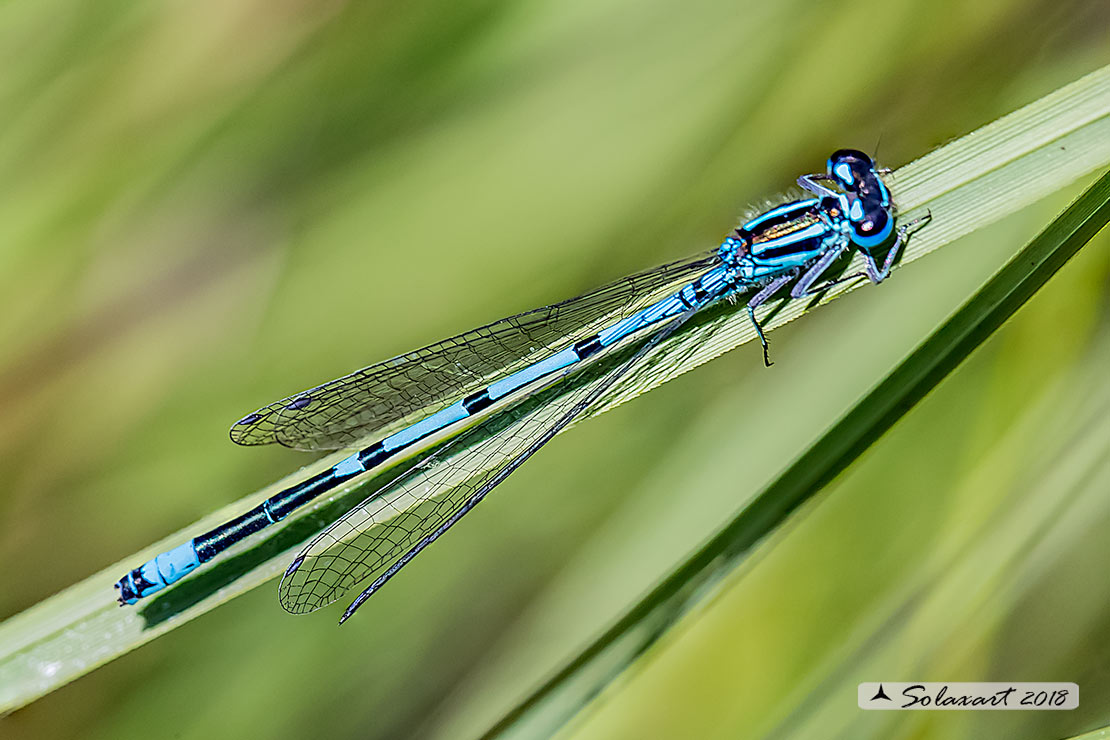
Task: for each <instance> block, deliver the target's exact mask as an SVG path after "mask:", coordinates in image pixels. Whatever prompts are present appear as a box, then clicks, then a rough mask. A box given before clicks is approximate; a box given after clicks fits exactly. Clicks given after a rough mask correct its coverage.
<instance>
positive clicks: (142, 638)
mask: <svg viewBox="0 0 1110 740" xmlns="http://www.w3.org/2000/svg"><path fill="white" fill-rule="evenodd" d="M1107 164H1110V67H1107V68H1104V69H1102V70H1099V71H1097V72H1094V73H1092V74H1090V75H1087V76H1086V77H1084V78H1082V79H1080V80H1078V81H1076V82H1074V83H1072V84H1070V85H1068V86H1066V87H1064V88H1061V89H1060V90H1058V91H1056V92H1054V93H1052V94H1050V95H1048V96H1046V97H1045V98H1043V99H1041V100H1040V101H1037V102H1035V103H1033V104H1031V105H1029V106H1026V107H1025V108H1022V109H1021V110H1019V111H1016V112H1015V113H1013V114H1010V115H1008V116H1006V117H1004V118H1002V119H1000V120H999V121H997V122H995V123H993V124H990V125H988V126H986V127H984V128H983V129H981V130H979V131H977V132H975V133H973V134H971V135H969V136H966V137H964V138H962V139H960V140H957V141H954V142H952V143H950V144H948V145H946V146H944V147H943V148H941V149H939V150H937V151H935V152H933V153H932V154H930V155H928V156H926V157H924V158H922V159H920V160H918V161H916V162H913V163H911V164H909V165H907V166H905V167H903V168H901V169H900V170H898V171H897V172H895V173H894V174H893V185H894V192H895V197H896V199H897V201H898V203H899V205H900V207H901V209H902V214H903V215H904V216H905V217H907V218H912V217H914V216H915V215H918V214H920V213H923V212H924V211H925V210H926V209H929V210H931V212H932V213H933V215H934V221H933V223H932V224H931V225H930V227H929V228H928V229H926V230H924V231H923V232H921V233H920V234H919V235H917V237H916V238H915V239H914V240H913V243H912V244H911V245H910V248H909V249H908V250H907V252H906V254H905V256H904V258H903V260H902V264H903V265H905V264H908V263H909V262H912V261H913V260H915V259H917V258H919V257H921V256H923V255H925V254H927V253H929V252H931V251H933V250H934V249H937V248H939V247H940V246H943V245H944V244H947V243H949V242H951V241H952V240H954V239H956V238H958V237H959V236H962V235H963V234H966V233H968V232H970V231H972V230H974V229H977V228H980V227H982V226H985V225H987V224H990V223H992V222H994V221H996V220H998V219H1000V218H1002V217H1004V216H1006V215H1007V214H1010V213H1013V212H1015V211H1018V210H1020V209H1022V208H1024V207H1026V206H1028V205H1029V204H1031V203H1033V202H1035V201H1037V200H1039V199H1040V198H1042V197H1043V196H1044V195H1046V194H1049V193H1053V192H1057V191H1059V190H1060V189H1062V188H1065V187H1067V186H1069V185H1070V184H1072V183H1074V182H1075V181H1076V180H1077V179H1078V178H1080V177H1082V176H1084V175H1086V174H1088V173H1091V172H1093V171H1096V170H1100V169H1101V168H1104V167H1105V166H1107ZM691 251H693V250H691ZM852 289H854V286H842V287H840V288H838V289H837V290H834V291H830V294H829V295H828V296H826V297H825V298H824V299H823V300H824V301H828V300H831V299H832V298H835V297H837V296H838V295H841V294H843V293H845V292H847V291H849V290H852ZM808 308H809V306H806V305H802V304H801V302H794V303H788V304H784V305H782V306H780V307H776V308H775V313H774V316H773V318H772V319H770V321H769V322H768V327H769V328H773V327H775V326H778V325H781V324H783V323H785V322H786V321H789V320H791V319H793V318H796V317H797V316H799V315H801V313H803V312H804V311H805V310H808ZM699 318H701V317H699ZM753 338H754V333H753V331H752V329H751V327H750V325H749V324H748V321H747V317H746V316H745V315H744V314H743V312H735V311H729V310H727V309H722V310H720V311H718V312H716V313H714V314H712V315H708V316H706V317H704V319H703V320H702V321H700V322H699V323H697V324H695V325H692V326H691V327H689V330H687V331H684V332H682V333H681V334H679V335H676V336H675V337H674V338H672V339H671V340H670V341H668V342H667V343H666V344H665V345H663V346H662V347H661V348H660V353H659V354H660V356H661V357H662V358H666V357H670V358H680V360H681V361H675V362H670V363H656V364H655V365H653V366H652V368H651V369H652V372H650V373H637V374H636V375H635V376H632V377H630V378H629V379H628V380H627V382H623V383H622V384H621V385H620V386H619V387H618V388H617V389H616V392H615V393H614V394H613V395H612V396H611V397H610V399H609V401H608V403H607V404H606V405H605V406H604V407H602V408H600V409H599V410H598V411H597V412H596V413H601V412H602V411H604V410H605V409H607V408H611V407H613V406H615V405H618V404H620V403H623V402H624V401H626V400H628V399H630V398H633V397H635V396H637V395H639V394H641V393H643V392H645V391H646V390H650V389H651V388H654V387H656V386H658V385H660V384H662V383H663V382H665V381H667V380H669V379H671V378H674V377H677V376H678V375H680V374H682V373H685V372H687V371H689V370H690V369H693V368H694V367H697V366H698V365H700V364H701V363H703V362H706V361H708V360H710V359H712V358H714V357H716V356H718V355H720V354H722V353H723V352H726V351H728V350H730V349H733V348H735V347H737V346H739V345H740V344H743V343H745V342H748V341H751V340H752V339H753ZM656 370H659V371H658V372H656ZM340 457H341V455H334V456H329V457H327V458H325V459H322V460H320V461H317V462H316V463H314V464H312V465H310V466H307V467H306V468H305V469H303V470H301V471H298V473H296V474H294V475H291V476H287V477H286V478H285V479H283V480H281V481H278V482H276V483H275V484H274V485H272V486H270V487H268V488H266V489H265V490H262V491H258V492H255V493H253V494H251V495H250V496H247V497H244V498H242V499H240V500H239V501H237V502H235V503H234V504H231V505H229V506H227V507H224V508H222V509H220V510H218V511H215V512H212V513H211V514H210V515H209V516H206V517H204V518H203V519H202V520H200V521H198V522H196V523H194V524H192V525H191V526H189V527H187V528H185V529H183V530H181V531H179V532H177V533H175V534H173V535H172V536H170V537H167V538H165V539H164V540H161V541H159V542H156V543H153V544H152V545H151V546H150V547H148V548H146V549H144V550H142V551H140V552H138V553H135V554H134V555H132V556H129V557H127V558H125V559H123V560H121V561H120V562H118V563H115V564H113V565H111V566H109V567H108V568H105V569H104V570H102V571H101V572H99V573H97V574H95V575H92V576H90V577H89V578H87V579H85V580H84V581H82V582H81V583H78V584H75V585H74V586H72V587H70V588H68V589H66V590H65V591H63V592H61V593H59V594H57V595H55V596H53V597H51V598H49V599H46V600H45V601H43V602H41V603H40V604H38V605H36V606H34V607H32V608H30V609H28V610H26V611H25V612H23V613H22V614H19V615H16V616H15V617H12V618H11V619H9V620H7V621H6V622H5V623H3V624H2V625H0V712H6V711H10V710H12V709H15V708H17V707H20V706H23V705H25V704H27V703H28V702H30V701H33V700H34V699H35V698H37V697H39V696H42V695H43V694H45V693H48V692H49V691H52V690H53V689H55V688H58V687H59V686H62V685H64V684H65V683H67V682H69V681H71V680H73V679H75V678H77V677H79V676H81V675H84V674H85V673H87V672H89V671H91V670H92V669H94V668H96V667H97V666H99V665H103V664H104V663H106V662H108V661H111V660H113V659H114V658H116V657H119V656H120V655H123V654H124V653H126V652H128V651H130V650H132V649H134V648H136V647H138V646H140V645H142V644H144V643H146V642H148V641H150V640H152V639H154V638H155V637H158V636H160V635H162V634H165V633H166V632H168V631H170V630H172V629H174V628H176V627H177V626H179V625H181V624H184V623H186V622H188V621H189V620H191V619H193V618H195V617H197V616H199V615H201V614H203V613H205V612H207V611H209V610H211V609H213V608H215V607H216V606H218V605H219V604H222V603H224V602H226V601H228V600H230V599H232V598H234V597H235V596H237V595H239V594H242V593H244V592H246V591H248V590H250V589H252V588H254V587H255V586H258V585H260V584H262V583H265V582H267V581H270V580H272V579H273V578H274V577H275V576H277V575H279V574H280V573H281V572H282V570H283V569H284V567H285V565H286V564H287V563H288V561H289V559H291V557H292V553H293V552H294V551H295V550H296V549H297V548H298V547H299V545H300V543H302V542H303V541H304V540H305V539H306V538H307V537H309V536H311V534H313V533H314V532H315V531H318V530H319V528H320V527H321V526H323V524H324V523H326V522H327V521H329V520H330V518H333V517H334V515H335V512H336V511H337V510H339V509H342V508H343V507H344V506H348V505H349V504H350V502H351V500H352V499H354V500H356V501H357V500H358V499H359V498H361V496H362V495H363V494H364V493H365V492H366V490H367V489H369V488H370V487H371V486H377V485H380V483H381V477H380V476H378V477H375V478H374V479H371V480H368V481H363V482H362V483H360V484H359V485H358V486H354V487H349V488H344V489H340V490H338V491H336V492H335V494H334V495H333V496H332V497H330V498H329V499H328V500H326V501H322V502H320V504H319V505H318V506H316V507H314V508H313V509H312V510H311V511H308V512H303V513H300V514H298V515H296V516H294V517H290V518H289V519H288V520H285V521H283V522H282V524H281V525H280V526H278V527H275V528H274V529H273V530H267V531H266V532H265V533H262V534H263V535H264V536H256V537H254V538H252V539H250V540H248V541H246V542H244V543H242V544H241V545H240V546H238V547H237V548H235V549H234V550H233V551H232V552H230V553H229V554H228V555H227V556H226V557H224V558H221V559H220V560H219V561H218V562H215V563H213V564H212V565H211V566H208V567H206V568H205V569H203V570H201V571H200V572H198V573H197V574H195V575H193V576H191V577H190V578H189V579H186V580H185V581H183V582H182V583H180V584H178V585H177V586H175V587H174V588H173V589H170V590H168V591H167V592H165V593H164V594H162V595H160V596H158V597H156V598H154V599H151V600H150V602H149V603H148V604H147V605H146V606H144V607H143V608H141V609H120V608H118V607H117V606H116V604H115V602H114V595H113V592H112V584H113V583H114V581H115V580H116V579H117V578H118V577H119V576H120V575H121V574H122V573H123V572H124V571H125V570H127V569H128V568H131V567H134V566H136V565H137V564H139V563H141V562H143V561H145V560H147V559H148V558H150V557H152V556H153V555H155V554H157V553H158V552H160V551H163V550H165V549H166V548H167V547H170V546H173V545H177V544H179V543H180V542H182V541H185V540H186V539H188V538H190V537H193V536H195V535H196V534H198V533H200V532H203V531H205V530H207V529H210V528H212V527H213V526H215V525H217V524H219V523H221V522H222V521H225V520H226V519H228V518H230V517H233V516H236V515H238V514H240V513H242V512H243V511H246V510H247V509H249V508H251V507H253V506H255V505H257V503H259V502H260V501H261V500H263V499H265V498H267V497H268V496H271V495H273V494H274V493H276V492H277V491H279V490H281V489H282V488H284V487H287V486H289V485H292V484H294V483H296V482H297V481H299V480H301V479H303V478H304V477H306V476H309V475H312V474H315V473H316V472H318V471H320V470H323V469H325V468H327V467H328V466H330V465H332V464H334V462H335V461H337V460H338V459H339V458H340Z"/></svg>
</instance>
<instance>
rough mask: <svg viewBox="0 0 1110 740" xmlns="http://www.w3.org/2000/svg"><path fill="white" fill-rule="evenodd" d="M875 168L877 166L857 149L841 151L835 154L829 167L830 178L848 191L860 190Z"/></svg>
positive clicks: (830, 159) (830, 160) (830, 158)
mask: <svg viewBox="0 0 1110 740" xmlns="http://www.w3.org/2000/svg"><path fill="white" fill-rule="evenodd" d="M874 167H875V164H874V163H873V162H872V161H871V158H870V157H868V156H867V155H866V154H864V153H863V152H861V151H857V150H856V149H840V150H838V151H836V152H833V155H832V156H831V157H829V161H828V165H827V168H828V174H829V177H831V178H833V179H834V180H836V181H837V182H838V183H840V185H841V187H843V188H844V189H845V190H848V191H856V190H858V189H859V187H860V185H861V184H862V182H863V181H864V179H865V178H867V177H868V176H869V175H870V174H871V172H872V171H873V170H874Z"/></svg>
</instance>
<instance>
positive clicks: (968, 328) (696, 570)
mask: <svg viewBox="0 0 1110 740" xmlns="http://www.w3.org/2000/svg"><path fill="white" fill-rule="evenodd" d="M1108 221H1110V173H1107V174H1105V175H1103V176H1102V177H1101V178H1100V179H1099V180H1098V181H1097V182H1096V183H1095V184H1094V185H1092V186H1091V187H1090V188H1089V189H1088V190H1087V191H1085V192H1084V193H1083V194H1082V195H1081V196H1080V197H1079V198H1078V199H1077V200H1076V201H1075V202H1074V203H1072V205H1071V206H1069V207H1068V208H1067V210H1065V211H1064V212H1063V213H1062V214H1060V216H1059V217H1057V218H1056V219H1055V220H1054V221H1053V222H1052V223H1051V224H1049V226H1048V227H1047V228H1045V229H1044V231H1042V232H1041V233H1040V234H1038V235H1037V237H1036V238H1034V239H1033V240H1032V241H1031V242H1030V243H1029V244H1028V245H1027V246H1025V247H1024V248H1023V249H1022V250H1021V251H1020V252H1018V254H1016V255H1015V256H1014V257H1013V258H1012V259H1011V260H1010V261H1009V262H1007V264H1006V265H1005V266H1004V267H1003V268H1002V269H1001V270H1000V271H999V272H997V273H996V274H995V275H994V276H993V277H992V278H991V279H990V280H989V281H988V282H987V283H986V284H985V285H983V287H982V288H981V289H980V290H979V291H977V292H976V294H975V295H974V296H973V297H972V298H971V299H970V300H969V301H968V302H967V303H966V304H964V306H963V307H961V308H960V309H959V310H958V311H957V312H956V313H955V314H954V315H953V316H952V317H951V318H950V319H949V320H948V321H946V322H945V323H944V324H943V325H942V326H941V327H940V328H939V329H937V331H936V332H934V333H933V334H932V335H931V336H930V337H928V338H927V339H926V340H925V341H924V342H922V343H921V344H920V345H919V346H918V347H917V348H916V349H915V350H914V351H913V352H912V353H911V354H910V355H909V356H908V357H907V358H906V359H905V360H904V361H903V362H902V363H901V364H899V365H898V367H896V368H895V369H894V370H893V372H891V373H890V374H889V375H888V376H887V377H886V378H884V379H883V380H882V381H881V382H880V383H879V384H878V385H877V386H875V387H874V389H873V390H872V391H871V392H870V393H869V394H868V395H867V396H866V397H864V398H863V399H862V400H861V401H860V402H859V403H858V404H857V405H856V406H855V407H853V408H852V409H851V410H850V411H849V412H848V413H847V414H846V415H845V416H844V417H842V418H841V420H840V421H839V422H837V423H836V424H835V425H834V426H833V427H832V428H830V429H829V430H828V431H827V432H826V433H825V434H824V435H822V437H821V438H820V439H819V440H818V441H817V442H816V443H815V444H814V445H813V446H812V447H810V449H809V450H807V451H806V452H805V453H804V454H802V455H801V456H800V457H798V458H797V460H796V461H795V462H794V463H793V464H791V465H790V467H789V468H787V470H786V471H785V472H784V473H783V474H782V475H781V476H780V477H779V478H778V479H777V480H775V481H774V482H773V483H771V484H770V485H769V486H768V487H767V488H765V489H764V490H763V491H762V492H761V494H760V495H759V496H757V497H756V498H755V499H754V500H753V501H752V502H751V503H750V504H749V505H748V506H747V507H745V508H744V509H743V510H742V511H741V512H740V513H739V514H738V515H737V517H736V518H735V519H734V520H733V521H732V522H730V523H729V524H728V525H727V526H726V527H725V528H724V529H722V530H721V532H720V533H719V534H718V535H716V536H715V537H714V538H713V539H712V540H710V541H709V542H708V543H707V544H706V545H705V546H704V547H703V548H702V549H701V550H699V551H698V552H696V553H695V554H694V555H692V556H691V557H690V558H689V559H688V560H687V561H686V562H685V563H683V564H682V565H681V566H680V567H679V568H677V569H676V570H675V571H674V572H673V573H671V574H670V575H669V576H668V577H667V578H666V579H665V580H664V581H663V582H662V583H660V584H659V585H658V586H657V587H656V588H655V589H654V590H653V591H652V592H651V593H649V594H648V595H647V596H646V597H644V599H643V600H642V601H641V602H640V603H638V604H637V605H636V606H634V607H633V608H632V609H631V610H630V611H628V612H627V613H626V614H625V615H624V616H623V617H622V618H621V619H620V620H618V621H617V622H616V623H615V624H614V625H613V626H612V627H611V628H610V629H609V630H607V631H606V632H605V633H604V634H603V635H602V636H601V637H600V638H598V639H597V640H596V641H595V642H594V643H593V644H591V645H590V646H589V647H587V648H586V649H585V650H584V651H583V652H582V653H581V654H580V655H579V656H578V657H577V658H576V659H575V660H574V661H572V662H571V663H569V664H568V665H567V666H566V667H564V668H563V669H562V670H561V671H559V672H558V673H557V674H556V675H555V676H554V677H552V678H551V679H550V680H549V681H548V682H547V683H546V684H544V685H543V686H542V687H540V688H539V689H538V690H537V691H536V692H535V693H533V694H532V695H531V696H530V697H528V698H527V699H526V700H525V701H524V702H522V703H521V704H520V705H518V706H517V707H516V708H515V709H513V710H512V711H511V712H510V713H509V714H507V715H506V716H505V717H504V718H503V719H502V720H501V721H500V722H499V723H498V724H497V725H495V726H494V727H493V728H491V729H490V731H489V732H488V733H487V735H486V737H489V738H493V737H512V736H521V737H547V736H550V735H551V734H552V733H553V732H554V731H555V730H556V729H557V728H558V727H559V726H561V725H562V724H563V723H564V722H565V721H566V720H567V719H568V718H569V717H570V716H572V715H573V714H574V713H575V712H577V711H578V709H579V708H581V707H582V706H583V705H584V704H585V703H586V702H588V701H589V699H590V698H592V697H594V696H596V695H597V694H598V693H599V692H600V691H601V690H603V689H604V687H605V686H606V685H607V684H608V683H609V682H610V681H611V680H612V679H613V678H615V677H616V676H617V675H619V674H620V672H621V671H623V670H624V669H625V668H627V667H628V666H629V665H630V664H631V663H632V662H633V661H634V660H635V659H636V657H637V656H639V655H640V654H641V653H643V652H644V651H645V650H646V649H647V648H649V647H650V646H651V645H652V644H653V643H654V642H655V641H656V640H657V639H658V638H659V636H660V635H661V634H663V633H664V632H665V631H666V630H667V629H668V628H669V627H670V626H671V625H673V624H674V623H675V622H676V621H677V620H678V619H679V618H681V617H682V616H683V615H684V614H686V613H687V612H688V611H689V610H690V609H691V608H692V607H693V606H694V605H695V604H697V603H698V602H699V601H700V600H701V599H702V598H703V597H704V596H705V594H706V592H707V591H708V590H709V589H710V588H711V587H712V585H713V584H714V583H717V582H718V581H719V580H720V579H721V578H722V577H723V576H724V575H725V574H727V573H728V572H730V571H731V570H733V569H734V568H736V567H737V565H738V564H739V563H740V562H742V561H743V559H744V558H745V556H746V555H747V554H748V553H749V552H750V551H751V550H752V548H753V547H754V546H755V545H756V543H758V542H759V541H760V540H762V539H763V538H764V537H766V536H767V535H768V534H769V533H770V532H772V531H773V530H774V529H775V528H776V527H777V526H779V525H780V524H781V523H782V522H783V521H784V520H785V519H786V518H787V517H788V516H789V515H790V513H791V512H793V511H795V510H796V509H797V508H798V507H799V506H801V505H802V504H803V503H805V502H806V501H807V500H809V499H810V498H812V497H813V496H814V495H815V494H816V493H817V492H818V491H820V490H821V488H822V487H823V486H825V485H826V484H827V483H829V482H830V481H831V480H832V479H833V478H835V477H836V476H837V475H838V474H839V473H840V472H842V471H843V470H844V469H845V468H847V467H848V466H849V465H850V464H851V463H852V462H853V461H854V460H855V459H856V458H858V457H859V455H860V454H862V453H863V452H864V451H865V450H866V449H867V448H868V447H869V446H870V445H871V444H872V443H874V442H875V441H876V440H877V439H878V438H879V437H880V436H882V435H883V434H884V433H885V432H886V431H887V430H888V429H890V427H891V426H893V424H894V423H895V422H896V421H898V419H900V418H901V417H902V416H903V415H905V413H906V412H907V411H909V410H910V409H911V408H913V406H914V405H915V404H916V403H917V402H918V401H920V400H921V399H922V398H923V397H924V396H925V395H926V394H927V393H928V392H929V391H931V390H932V389H933V388H935V387H936V385H937V384H938V383H939V382H940V381H941V380H943V379H944V378H945V377H946V376H947V375H948V374H949V373H950V372H951V371H952V370H953V369H954V368H955V367H956V366H958V365H959V364H960V363H961V362H962V361H963V360H964V359H965V358H966V357H967V356H968V355H970V354H971V353H972V352H973V351H974V350H975V349H976V348H977V347H978V346H979V345H980V344H982V343H983V341H985V340H986V338H987V337H989V336H990V335H991V334H992V333H993V332H994V331H996V330H997V329H998V328H999V327H1000V326H1002V324H1003V323H1004V322H1005V321H1006V320H1007V319H1008V318H1009V317H1010V316H1012V315H1013V314H1014V313H1015V312H1016V311H1017V309H1018V308H1020V307H1021V306H1022V305H1024V304H1025V302H1026V301H1028V300H1029V298H1030V297H1032V296H1033V294H1034V293H1036V291H1037V290H1038V289H1039V288H1040V287H1041V286H1043V285H1044V284H1045V283H1046V282H1047V281H1048V280H1049V278H1051V277H1052V276H1053V275H1054V274H1055V273H1056V272H1057V271H1058V270H1059V269H1060V268H1061V267H1062V266H1063V265H1064V263H1065V262H1067V261H1068V260H1069V259H1070V258H1071V257H1072V256H1074V255H1075V254H1076V252H1078V251H1079V249H1080V248H1081V247H1082V246H1083V245H1084V244H1086V243H1087V242H1088V241H1089V240H1090V239H1091V238H1092V237H1093V236H1094V235H1095V234H1096V233H1098V232H1099V231H1100V230H1101V229H1102V228H1103V227H1104V226H1105V225H1106V223H1107V222H1108Z"/></svg>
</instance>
